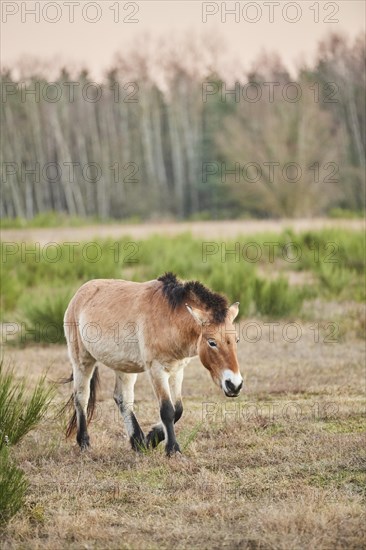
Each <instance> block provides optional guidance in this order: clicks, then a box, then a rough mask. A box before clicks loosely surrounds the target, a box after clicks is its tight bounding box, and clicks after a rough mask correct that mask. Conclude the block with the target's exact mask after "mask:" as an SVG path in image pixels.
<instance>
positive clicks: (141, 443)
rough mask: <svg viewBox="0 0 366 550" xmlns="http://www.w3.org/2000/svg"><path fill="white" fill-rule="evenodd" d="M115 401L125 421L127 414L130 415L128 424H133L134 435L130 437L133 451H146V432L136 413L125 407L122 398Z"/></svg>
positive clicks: (116, 398)
mask: <svg viewBox="0 0 366 550" xmlns="http://www.w3.org/2000/svg"><path fill="white" fill-rule="evenodd" d="M114 401H115V402H116V404H117V406H118V408H119V410H120V412H121V415H122V417H123V419H124V420H125V417H126V414H128V415H129V419H128V422H129V423H131V426H132V435H130V443H131V447H132V449H133V450H134V451H137V452H142V451H144V450H145V449H146V448H147V442H146V438H145V435H144V432H143V431H142V429H141V427H140V424H139V423H138V420H137V418H136V416H135V414H134V412H133V411H132V410H131V409H129V408H128V407H125V406H124V404H123V401H122V398H120V397H115V398H114ZM125 421H126V420H125ZM129 431H131V430H129Z"/></svg>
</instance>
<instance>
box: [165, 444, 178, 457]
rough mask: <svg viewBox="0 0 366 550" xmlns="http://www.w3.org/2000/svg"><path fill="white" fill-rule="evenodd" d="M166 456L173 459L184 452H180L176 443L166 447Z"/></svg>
mask: <svg viewBox="0 0 366 550" xmlns="http://www.w3.org/2000/svg"><path fill="white" fill-rule="evenodd" d="M165 454H166V456H168V457H170V458H172V457H173V456H176V455H177V454H180V455H182V451H181V450H180V447H179V445H178V443H174V444H173V445H171V446H168V445H167V446H166V447H165Z"/></svg>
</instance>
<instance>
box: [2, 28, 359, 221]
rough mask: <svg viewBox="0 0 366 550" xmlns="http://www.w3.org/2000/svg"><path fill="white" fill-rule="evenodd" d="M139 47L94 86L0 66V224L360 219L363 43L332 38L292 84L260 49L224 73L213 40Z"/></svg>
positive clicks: (68, 75)
mask: <svg viewBox="0 0 366 550" xmlns="http://www.w3.org/2000/svg"><path fill="white" fill-rule="evenodd" d="M140 46H141V44H140ZM140 46H139V45H138V44H137V45H134V46H132V48H131V50H130V51H127V52H123V53H120V54H118V55H117V56H116V57H115V59H114V62H113V64H112V65H111V68H110V69H109V70H108V72H106V74H105V78H104V79H103V80H102V81H100V82H95V81H93V80H92V79H91V77H90V76H89V73H88V71H87V70H86V69H85V70H82V71H80V72H78V73H77V74H72V71H71V70H70V71H69V70H68V69H67V68H63V69H62V70H61V71H60V72H59V74H58V76H56V77H55V78H54V79H53V80H52V81H51V80H50V78H49V76H48V75H47V71H46V70H43V69H42V68H40V67H37V64H34V65H33V66H29V65H28V66H27V65H24V66H23V67H20V68H19V67H18V68H12V69H10V68H5V69H3V71H2V74H1V91H2V100H1V116H2V120H3V139H2V145H1V165H2V201H1V216H2V218H8V219H13V218H22V219H28V220H32V219H33V218H34V217H35V216H37V215H42V214H45V213H48V212H50V211H55V212H61V213H65V214H66V215H68V216H79V217H83V218H84V217H93V218H95V219H98V220H108V219H117V220H132V219H136V221H142V220H151V219H161V218H171V219H178V220H179V219H188V220H194V219H196V220H199V219H202V220H204V219H228V218H239V219H242V218H251V217H257V218H266V217H267V218H268V217H271V218H281V217H287V218H296V217H315V216H319V215H329V214H332V212H333V213H334V212H348V214H349V213H351V214H352V213H355V214H356V215H357V213H360V212H361V210H362V208H363V201H364V196H363V194H364V177H365V135H364V132H363V130H362V129H363V128H365V87H366V86H365V71H364V58H365V39H364V37H363V36H358V37H357V38H356V39H355V40H353V41H351V40H348V39H346V38H345V37H343V36H341V35H336V34H330V35H329V36H328V37H327V38H326V39H325V40H324V41H323V42H321V43H319V45H318V50H317V54H316V59H315V60H314V63H313V66H305V65H304V64H303V66H301V67H299V69H298V71H297V74H296V76H295V77H294V75H290V74H289V72H288V71H287V70H286V68H285V67H284V65H283V64H282V61H281V59H279V57H278V56H276V55H275V54H273V55H268V54H266V55H265V54H263V55H262V56H261V57H260V58H259V59H258V60H257V62H256V63H254V64H253V66H252V68H251V70H250V71H247V72H246V73H244V72H243V71H241V70H240V68H238V71H239V73H238V75H237V76H235V77H234V78H233V76H231V77H230V78H229V77H228V76H227V75H226V74H225V71H224V70H222V65H223V63H222V62H221V63H220V59H219V58H220V47H219V45H218V44H217V43H215V42H214V41H212V43H209V41H206V42H203V43H197V42H195V41H191V42H190V43H189V47H188V46H187V47H186V48H185V49H184V51H185V55H184V56H182V55H181V54H180V50H179V48H178V45H177V44H176V45H174V44H172V43H169V44H167V43H165V44H164V43H161V44H155V45H154V47H148V46H146V49H145V50H144V49H143V48H142V47H140ZM150 46H151V45H150Z"/></svg>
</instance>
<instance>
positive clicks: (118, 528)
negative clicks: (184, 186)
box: [1, 226, 366, 550]
mask: <svg viewBox="0 0 366 550" xmlns="http://www.w3.org/2000/svg"><path fill="white" fill-rule="evenodd" d="M76 235H77V233H76V234H75V243H76V244H75V246H73V247H72V246H71V245H70V242H71V239H70V240H69V239H68V242H69V244H66V242H63V241H62V240H58V241H57V239H55V240H54V239H52V240H53V245H51V244H47V243H40V244H39V246H38V247H37V245H35V244H34V243H33V244H32V246H33V248H32V250H33V251H34V252H35V253H34V254H32V253H27V251H28V252H29V250H31V243H27V248H25V246H24V242H23V243H21V242H20V241H19V242H16V241H12V242H10V240H9V239H7V238H6V236H4V235H3V239H4V242H3V248H2V253H3V258H2V280H3V289H2V290H3V292H2V304H1V305H2V330H3V346H2V347H3V351H4V362H5V363H6V364H7V365H12V366H13V368H14V372H15V374H16V377H18V378H19V379H20V378H21V377H25V378H26V380H27V385H28V386H29V388H34V387H35V386H36V384H37V381H38V380H39V379H40V377H41V376H42V375H43V374H45V373H46V376H47V380H48V381H49V383H50V384H52V382H53V381H56V380H58V379H59V378H62V377H67V376H69V374H70V366H69V362H68V357H67V351H66V346H65V344H64V342H63V337H62V331H61V329H60V326H61V324H62V317H63V312H64V309H65V307H66V304H67V301H68V299H69V298H70V296H71V295H72V293H73V292H74V291H75V290H76V288H77V287H78V286H79V285H80V284H82V282H84V281H85V280H88V279H91V278H94V277H108V278H109V277H115V278H126V279H134V280H146V279H151V278H154V277H156V276H158V275H160V274H161V273H163V272H164V271H167V270H169V271H174V272H176V273H177V274H178V275H179V276H181V277H182V278H186V279H191V278H194V279H199V280H201V281H202V282H204V283H206V284H207V285H209V286H210V287H212V288H213V289H215V290H218V291H221V292H224V293H225V294H226V295H227V296H228V297H229V298H230V299H231V300H232V301H236V300H239V301H240V303H241V306H240V307H241V310H240V314H241V317H240V319H239V322H238V334H239V337H240V342H239V344H238V357H239V362H240V364H241V369H242V374H243V375H244V379H245V391H244V393H242V394H241V396H240V397H239V398H238V399H236V400H234V401H229V400H225V398H224V397H223V396H222V395H221V393H220V392H219V390H218V389H217V388H216V387H215V386H214V385H213V384H212V382H211V380H210V378H209V375H208V373H207V372H206V371H205V369H204V368H203V367H202V365H201V364H200V362H199V361H198V360H196V359H195V360H193V361H192V363H191V365H190V366H189V367H188V368H187V369H186V375H185V380H184V383H183V401H184V414H183V418H182V419H181V420H180V422H179V423H178V424H177V436H178V440H179V442H180V444H181V447H182V449H183V452H184V457H185V460H182V459H179V458H174V459H167V458H166V457H165V455H164V450H163V448H158V449H157V450H156V451H151V452H150V451H149V452H147V453H145V454H143V455H141V456H136V455H135V454H133V452H132V451H131V450H130V448H129V443H128V439H127V437H126V436H125V432H124V428H123V424H122V420H121V419H120V417H119V413H118V410H117V408H116V406H115V404H114V402H113V399H112V394H113V386H114V376H113V373H112V372H111V371H110V370H109V369H107V368H105V367H103V366H102V367H101V379H102V385H101V390H100V393H99V397H98V407H97V414H96V417H95V419H94V420H93V421H92V424H91V426H90V436H91V444H92V448H91V451H90V452H88V453H85V454H80V452H79V450H78V448H77V447H76V444H75V442H74V441H65V438H64V435H63V433H64V429H65V425H66V422H67V413H65V414H64V415H61V416H57V412H58V411H59V409H60V406H61V405H62V404H63V403H65V402H66V400H67V399H68V397H69V395H70V392H71V387H70V386H67V385H61V386H60V385H57V386H56V396H55V397H54V399H53V402H52V404H51V407H50V409H49V411H48V413H47V416H46V419H44V420H43V421H42V422H41V423H40V424H39V426H38V427H37V428H36V429H35V430H33V431H32V432H30V433H29V434H28V435H26V436H25V437H24V439H23V440H22V441H21V442H20V443H19V444H18V445H16V446H14V447H13V449H12V454H13V456H14V460H16V462H17V464H18V465H19V466H20V467H21V468H22V470H23V471H24V472H25V475H26V477H27V479H28V482H29V487H28V490H27V493H26V501H25V505H24V507H23V508H22V509H21V510H20V511H19V512H18V513H17V514H16V515H15V516H14V517H13V518H12V519H11V520H10V521H9V523H8V524H7V526H5V527H3V528H2V532H1V548H3V549H10V548H53V549H58V548H60V549H61V548H65V547H67V548H75V549H76V548H116V549H117V548H123V549H140V548H141V549H146V548H149V549H150V548H151V549H155V548H172V547H176V548H178V549H185V548H197V549H205V548H210V549H211V548H223V547H224V548H225V547H227V548H241V549H267V548H271V549H286V550H287V549H289V548H290V549H297V548H298V549H300V548H301V549H304V548H308V549H312V548H315V547H316V548H321V549H330V548H355V549H356V548H361V547H363V545H364V541H365V534H366V533H365V531H366V530H365V527H364V525H365V522H364V506H365V498H366V491H365V485H366V484H365V481H366V476H365V452H364V443H365V437H364V435H365V421H364V411H365V395H364V359H365V310H364V305H363V303H362V302H363V301H364V299H365V286H364V279H363V272H364V267H365V250H364V234H363V232H362V231H360V230H351V229H344V228H342V229H339V228H324V229H312V228H311V226H310V227H308V228H305V229H302V230H301V231H297V230H296V229H295V228H294V227H290V226H289V227H288V228H285V229H283V228H281V230H279V231H275V230H274V231H271V232H268V231H261V232H259V233H256V234H254V235H253V234H249V233H248V234H245V232H243V233H242V234H238V236H237V237H232V238H229V239H228V238H225V239H224V238H223V237H222V236H221V235H220V234H213V235H212V236H206V235H205V236H204V238H199V237H198V236H197V235H194V236H192V234H190V233H184V234H180V235H176V236H162V235H161V234H160V235H158V234H153V235H148V236H146V237H145V238H141V239H136V238H135V237H134V236H133V235H131V237H129V236H124V237H123V238H116V239H114V238H103V239H100V238H99V239H94V238H93V239H90V240H89V241H88V240H84V241H81V240H78V239H77V236H76ZM5 243H7V244H5ZM55 243H57V245H56V244H55ZM136 402H137V403H136V408H137V416H138V418H139V419H140V421H141V424H142V427H143V429H144V431H146V430H148V428H149V427H150V425H151V423H153V422H154V421H155V420H156V419H157V417H158V409H157V404H156V401H155V398H154V396H153V392H152V389H151V388H150V386H149V382H148V380H147V377H146V376H145V375H141V376H140V377H139V380H138V382H137V385H136Z"/></svg>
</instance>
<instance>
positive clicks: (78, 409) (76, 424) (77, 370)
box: [66, 352, 99, 451]
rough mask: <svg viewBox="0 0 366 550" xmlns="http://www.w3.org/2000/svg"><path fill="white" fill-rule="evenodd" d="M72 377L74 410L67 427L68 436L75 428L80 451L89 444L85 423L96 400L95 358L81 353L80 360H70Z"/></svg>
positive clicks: (96, 377) (91, 412)
mask: <svg viewBox="0 0 366 550" xmlns="http://www.w3.org/2000/svg"><path fill="white" fill-rule="evenodd" d="M72 363H73V379H74V405H75V411H74V414H73V416H72V418H71V420H70V423H69V426H68V428H67V432H66V435H67V436H70V435H71V434H72V433H73V432H74V431H75V428H76V440H77V442H78V444H79V446H80V449H81V450H82V451H84V450H86V449H87V448H88V447H89V446H90V442H89V434H88V428H87V425H88V423H89V422H90V420H91V418H92V416H93V412H94V407H95V400H96V387H97V384H98V381H99V376H98V368H96V367H95V363H96V361H95V359H94V358H93V357H92V356H91V355H90V354H89V353H87V352H86V353H85V354H83V358H82V360H79V361H77V362H76V361H75V360H73V361H72Z"/></svg>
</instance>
